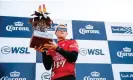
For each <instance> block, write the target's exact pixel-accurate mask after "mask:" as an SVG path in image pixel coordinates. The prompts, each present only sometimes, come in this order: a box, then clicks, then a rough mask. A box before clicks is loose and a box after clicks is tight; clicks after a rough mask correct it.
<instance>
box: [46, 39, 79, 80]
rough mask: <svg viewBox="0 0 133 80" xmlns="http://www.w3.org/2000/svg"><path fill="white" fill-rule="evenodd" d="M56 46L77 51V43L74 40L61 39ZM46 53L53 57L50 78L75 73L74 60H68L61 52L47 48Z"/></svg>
mask: <svg viewBox="0 0 133 80" xmlns="http://www.w3.org/2000/svg"><path fill="white" fill-rule="evenodd" d="M58 46H60V47H61V48H63V49H64V50H67V51H77V52H78V44H77V42H76V41H75V40H62V41H59V42H58ZM48 54H49V55H51V56H52V58H53V66H52V80H53V79H56V78H59V77H63V76H66V75H75V62H68V61H67V60H66V58H64V57H63V56H62V55H61V54H59V53H58V52H56V51H54V50H48Z"/></svg>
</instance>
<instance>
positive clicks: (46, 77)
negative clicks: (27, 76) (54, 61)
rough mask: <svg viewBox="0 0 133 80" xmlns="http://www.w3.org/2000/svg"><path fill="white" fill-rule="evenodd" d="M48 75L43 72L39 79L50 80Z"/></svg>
mask: <svg viewBox="0 0 133 80" xmlns="http://www.w3.org/2000/svg"><path fill="white" fill-rule="evenodd" d="M50 77H51V76H50V74H49V73H48V72H45V73H43V74H42V76H41V79H42V80H50Z"/></svg>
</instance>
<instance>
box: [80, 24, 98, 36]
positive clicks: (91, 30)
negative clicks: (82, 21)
mask: <svg viewBox="0 0 133 80" xmlns="http://www.w3.org/2000/svg"><path fill="white" fill-rule="evenodd" d="M79 33H81V34H100V31H99V30H97V29H94V26H92V25H86V26H85V28H80V29H79Z"/></svg>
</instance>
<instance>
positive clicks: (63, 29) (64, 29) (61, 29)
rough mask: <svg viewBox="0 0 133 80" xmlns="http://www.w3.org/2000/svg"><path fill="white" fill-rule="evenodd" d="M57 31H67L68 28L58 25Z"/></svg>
mask: <svg viewBox="0 0 133 80" xmlns="http://www.w3.org/2000/svg"><path fill="white" fill-rule="evenodd" d="M56 31H64V32H67V28H61V27H58V28H57V30H56Z"/></svg>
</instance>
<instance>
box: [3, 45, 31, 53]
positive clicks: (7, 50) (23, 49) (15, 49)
mask: <svg viewBox="0 0 133 80" xmlns="http://www.w3.org/2000/svg"><path fill="white" fill-rule="evenodd" d="M28 49H29V48H28V47H9V46H4V47H2V48H1V52H2V53H3V54H9V53H11V54H30V52H29V50H28Z"/></svg>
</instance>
